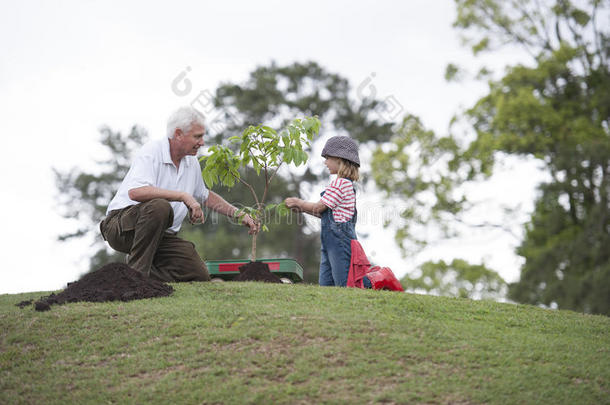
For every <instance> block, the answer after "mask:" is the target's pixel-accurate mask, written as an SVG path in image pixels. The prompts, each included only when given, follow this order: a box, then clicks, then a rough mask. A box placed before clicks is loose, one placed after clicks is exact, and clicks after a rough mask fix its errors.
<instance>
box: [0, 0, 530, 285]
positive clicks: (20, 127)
mask: <svg viewBox="0 0 610 405" xmlns="http://www.w3.org/2000/svg"><path fill="white" fill-rule="evenodd" d="M1 5H2V7H1V10H2V11H1V13H0V50H1V52H2V56H1V59H0V113H1V114H2V117H1V119H0V133H1V134H2V138H3V151H4V156H5V157H4V158H3V159H2V160H0V173H2V174H1V175H2V189H3V190H4V192H3V193H2V194H3V195H4V197H3V198H2V199H1V204H2V206H1V208H0V221H1V223H2V225H3V232H2V235H1V236H0V238H1V240H0V246H1V248H0V252H1V253H0V254H1V259H2V261H1V262H0V263H1V267H0V293H15V292H25V291H42V290H52V289H59V288H63V287H64V286H65V284H66V283H67V282H69V281H73V280H75V279H76V278H77V277H78V276H79V275H80V274H81V273H83V272H84V271H86V270H87V261H86V260H85V259H84V257H85V255H86V254H87V253H88V245H87V243H85V242H80V243H60V242H57V241H56V237H57V235H58V234H59V233H62V232H64V231H66V230H69V229H72V225H71V224H70V223H68V222H67V221H66V220H64V219H63V218H61V217H60V216H59V215H58V214H57V210H56V208H55V207H56V201H55V198H54V195H55V185H54V181H53V175H52V170H51V168H52V167H55V168H58V169H61V170H66V169H68V168H70V167H73V166H78V167H84V168H91V167H93V166H94V163H93V162H94V161H95V160H96V159H99V158H102V157H104V156H101V150H100V148H99V147H98V139H99V132H98V128H99V127H100V126H101V125H109V126H110V127H111V128H113V129H114V130H120V131H122V132H124V133H125V132H127V131H128V130H129V129H130V127H131V126H132V125H133V124H139V125H141V126H142V127H144V128H146V129H147V130H148V131H149V134H150V135H151V137H160V136H163V131H164V127H165V120H166V118H167V116H168V114H169V113H170V112H171V111H172V110H173V109H174V108H176V107H177V106H179V105H183V104H188V103H189V102H190V101H192V99H193V98H194V97H195V96H196V93H197V92H199V91H201V90H210V91H213V90H214V89H215V88H216V87H217V85H218V84H219V83H220V82H222V81H232V82H241V81H243V80H245V79H246V78H247V75H248V73H249V72H250V71H251V70H253V69H254V68H255V67H256V66H257V65H262V64H268V63H270V62H271V61H272V60H275V61H276V62H278V63H279V64H287V63H291V62H294V61H301V62H304V61H308V60H314V61H317V62H318V63H320V64H321V65H322V66H323V67H324V68H326V69H327V70H329V71H331V72H337V73H339V74H341V75H342V76H344V77H346V78H348V79H349V80H350V82H351V83H352V85H353V86H354V88H355V87H357V86H358V84H360V83H362V82H363V80H365V79H367V78H369V77H372V75H374V77H373V79H372V82H371V84H373V85H374V86H375V89H376V91H377V96H378V97H379V98H385V97H388V96H393V97H394V99H395V100H398V102H399V103H400V104H401V105H402V106H403V107H404V109H405V111H408V112H411V113H413V114H415V115H418V116H419V117H421V118H422V120H423V122H424V124H425V125H426V126H427V127H429V128H432V129H434V130H435V131H437V132H439V133H445V131H446V128H447V125H448V123H449V120H450V118H451V115H452V114H454V113H455V112H457V111H458V109H459V108H460V107H465V106H469V105H471V104H472V103H473V102H474V101H475V100H476V99H477V98H478V97H480V96H481V95H482V94H484V91H485V87H484V86H483V85H481V84H478V83H474V82H466V83H462V84H459V85H457V84H447V83H446V82H445V81H444V78H443V75H444V69H445V66H446V65H447V63H449V62H458V63H460V64H462V65H464V66H466V67H470V68H471V70H473V71H474V70H475V69H476V67H477V66H479V62H478V61H475V60H474V59H473V58H472V57H471V56H470V53H469V51H468V50H467V49H466V48H464V47H461V46H460V41H459V40H458V38H457V33H456V32H455V31H454V30H453V29H452V28H451V24H452V22H453V19H454V15H455V10H454V5H453V2H452V1H450V0H411V1H405V2H397V1H389V0H376V1H334V2H325V1H309V2H299V3H297V2H287V1H257V2H252V1H229V0H227V1H224V2H210V1H172V2H150V1H130V2H126V1H103V2H102V1H99V2H93V1H82V0H81V1H53V2H47V1H22V2H18V1H10V2H9V1H4V0H2V2H1ZM515 57H516V55H515V54H514V53H513V54H510V53H504V54H497V55H494V56H493V59H490V60H489V62H488V65H489V64H490V65H491V66H496V67H498V66H504V65H506V64H507V63H514V61H515ZM187 66H188V67H190V69H191V71H190V73H189V75H188V79H189V80H190V81H191V83H192V85H193V92H192V93H191V94H190V95H189V96H185V97H179V96H177V95H176V94H174V93H173V92H172V91H171V83H172V80H173V79H174V78H175V77H176V76H177V75H178V74H179V73H180V72H182V71H183V70H184V69H185V68H186V67H187ZM533 167H534V166H533V165H532V164H527V165H526V164H522V163H519V164H517V163H512V164H511V165H509V166H508V167H507V169H506V170H505V171H504V172H503V173H500V175H499V179H498V180H497V181H495V182H494V184H495V185H492V186H490V187H487V188H479V189H477V190H474V191H473V192H476V193H477V194H478V198H480V199H485V200H487V199H488V200H490V205H488V206H486V207H484V208H482V211H480V213H479V214H480V215H482V216H483V217H485V218H487V216H489V217H490V219H494V218H497V213H496V211H495V208H493V207H494V206H495V205H494V204H496V203H497V202H498V201H501V202H502V203H510V204H512V205H514V204H519V203H521V204H523V207H524V210H525V212H527V211H528V210H531V205H532V204H531V202H532V198H533V187H534V185H535V182H536V180H537V179H540V178H541V177H540V176H539V175H533V174H535V171H534V170H533ZM366 204H372V203H370V202H367V203H366ZM496 205H497V204H496ZM365 208H366V207H365ZM362 209H363V207H360V210H362ZM485 210H488V211H485ZM491 217H493V218H491ZM360 230H361V231H364V232H367V233H370V234H373V233H374V238H373V237H371V238H369V239H366V240H364V241H363V245H364V247H365V250H367V252H369V255H370V256H372V258H373V260H375V261H376V262H379V264H384V265H389V266H390V267H392V268H393V269H394V271H395V272H396V273H397V275H398V276H403V275H404V274H405V273H406V272H407V271H411V270H413V268H414V266H415V264H416V263H418V262H421V261H422V260H427V259H435V260H436V259H441V258H444V259H451V258H453V257H462V258H466V259H470V260H472V261H473V262H480V261H482V260H483V261H485V263H487V264H488V265H490V266H491V267H493V268H495V269H497V270H498V271H499V272H500V274H501V275H502V276H503V277H505V278H506V279H508V280H509V281H514V280H515V279H517V278H518V274H519V272H518V268H519V264H520V261H519V259H518V258H517V257H516V256H515V255H514V247H515V246H516V245H517V244H518V240H517V239H516V238H515V237H512V236H510V235H506V234H503V233H501V232H498V231H491V232H489V231H486V232H484V231H477V232H470V233H469V234H470V237H469V238H466V239H461V240H460V241H457V242H452V243H448V244H442V245H439V246H435V247H433V248H431V249H427V250H426V251H423V252H422V253H421V254H419V255H417V256H415V257H411V258H409V259H404V258H401V257H400V255H399V254H398V250H397V248H394V244H393V236H392V233H391V232H383V231H382V227H381V225H380V224H371V223H369V224H362V228H360ZM219 259H221V258H219Z"/></svg>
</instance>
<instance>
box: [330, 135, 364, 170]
mask: <svg viewBox="0 0 610 405" xmlns="http://www.w3.org/2000/svg"><path fill="white" fill-rule="evenodd" d="M322 156H323V157H327V156H332V157H339V158H343V159H345V160H349V161H350V162H352V163H354V164H355V165H356V166H358V167H360V158H359V157H358V144H357V143H356V141H354V140H353V139H352V138H350V137H349V136H342V135H338V136H333V137H332V138H330V139H329V140H328V141H326V145H324V149H322Z"/></svg>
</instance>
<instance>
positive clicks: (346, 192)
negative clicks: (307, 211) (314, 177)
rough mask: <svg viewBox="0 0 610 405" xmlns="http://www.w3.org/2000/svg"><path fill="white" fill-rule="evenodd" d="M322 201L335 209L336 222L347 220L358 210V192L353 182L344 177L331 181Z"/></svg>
mask: <svg viewBox="0 0 610 405" xmlns="http://www.w3.org/2000/svg"><path fill="white" fill-rule="evenodd" d="M320 201H322V203H323V204H324V205H326V206H327V207H328V208H330V209H331V210H333V218H334V220H335V222H347V221H349V220H350V219H352V217H353V216H354V213H355V212H356V194H355V193H354V186H353V183H352V182H351V180H348V179H346V178H343V177H338V178H336V179H335V180H333V181H331V182H330V184H329V185H328V186H327V187H326V189H325V190H324V195H323V196H322V198H321V199H320Z"/></svg>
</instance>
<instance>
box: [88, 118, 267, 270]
mask: <svg viewBox="0 0 610 405" xmlns="http://www.w3.org/2000/svg"><path fill="white" fill-rule="evenodd" d="M204 134H205V125H204V121H203V118H202V117H201V115H200V114H199V113H198V112H197V111H196V110H195V109H193V108H191V107H182V108H180V109H178V110H177V111H176V112H174V114H172V115H171V117H170V118H169V120H168V123H167V138H163V139H161V140H157V141H152V142H149V143H148V144H146V145H144V146H143V147H142V149H140V151H139V152H138V153H137V155H136V157H135V159H134V161H133V162H132V164H131V167H130V169H129V172H128V173H127V175H126V176H125V178H124V179H123V182H122V183H121V186H120V187H119V190H118V191H117V193H116V195H115V196H114V198H113V199H112V201H111V202H110V205H109V206H108V210H107V212H106V218H105V219H104V220H103V221H102V223H101V224H100V230H101V233H102V236H103V237H104V239H105V240H106V241H107V242H108V244H109V245H110V246H111V247H112V248H113V249H115V250H118V251H119V252H123V253H127V254H128V255H129V256H128V261H127V264H128V265H129V266H131V267H133V268H134V269H136V270H137V271H140V272H142V273H144V274H147V275H149V276H150V277H152V278H155V279H158V280H161V281H207V280H209V279H210V276H209V273H208V270H207V267H206V265H205V263H204V262H203V260H201V258H200V257H199V255H198V254H197V252H196V251H195V246H194V245H193V243H191V242H188V241H185V240H183V239H181V238H179V237H178V236H176V234H177V233H178V231H179V230H180V226H181V224H182V221H183V220H184V218H185V217H186V215H187V214H188V215H189V218H190V221H191V222H192V223H202V222H203V211H202V208H201V204H204V205H205V206H206V207H209V208H211V209H212V210H214V211H217V212H218V213H220V214H223V215H226V216H229V217H232V216H233V215H234V213H235V212H236V211H237V208H235V207H234V206H232V205H231V204H229V203H228V202H227V201H225V200H224V199H223V198H222V197H220V196H219V195H218V194H216V193H214V192H213V191H209V190H208V189H207V188H206V187H205V184H204V183H203V179H202V177H201V170H200V168H199V161H198V160H197V157H196V155H197V151H198V150H199V148H200V147H201V146H203V136H204ZM242 222H243V224H244V225H246V226H248V227H249V228H250V230H249V232H250V233H251V234H252V233H256V232H258V226H257V224H256V223H255V222H254V221H253V220H252V218H251V217H250V216H248V215H246V216H245V217H244V218H243V220H242Z"/></svg>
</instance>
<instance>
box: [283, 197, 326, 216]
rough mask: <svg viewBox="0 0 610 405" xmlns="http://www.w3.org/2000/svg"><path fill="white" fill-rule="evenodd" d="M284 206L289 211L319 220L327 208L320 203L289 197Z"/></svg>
mask: <svg viewBox="0 0 610 405" xmlns="http://www.w3.org/2000/svg"><path fill="white" fill-rule="evenodd" d="M285 203H286V206H287V207H288V208H290V209H293V210H297V211H300V212H304V213H306V214H309V215H313V216H316V217H318V218H320V217H321V216H322V213H323V212H324V211H325V210H326V209H327V208H328V207H327V206H326V205H324V203H323V202H322V201H318V202H310V201H304V200H301V199H300V198H296V197H289V198H286V200H285Z"/></svg>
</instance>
